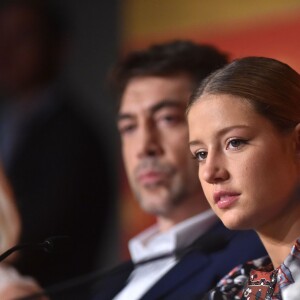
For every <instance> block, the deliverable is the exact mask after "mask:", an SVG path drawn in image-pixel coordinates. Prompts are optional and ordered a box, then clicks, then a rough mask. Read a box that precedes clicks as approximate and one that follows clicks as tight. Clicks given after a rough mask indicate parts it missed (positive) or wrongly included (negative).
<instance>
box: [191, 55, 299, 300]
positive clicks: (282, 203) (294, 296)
mask: <svg viewBox="0 0 300 300" xmlns="http://www.w3.org/2000/svg"><path fill="white" fill-rule="evenodd" d="M187 116H188V124H189V130H190V138H189V139H190V150H191V153H192V155H193V156H194V157H195V159H196V160H197V161H198V163H199V170H198V176H199V179H200V181H201V184H202V188H203V190H204V193H205V195H206V197H207V199H208V202H209V204H210V205H211V207H212V209H213V210H214V211H215V213H216V214H217V215H218V216H219V218H220V219H221V220H222V222H223V223H224V225H225V226H226V227H228V228H230V229H233V230H249V229H254V230H255V231H256V232H257V234H258V235H259V237H260V239H261V241H262V243H263V245H264V246H265V248H266V250H267V253H268V256H266V257H263V258H260V259H257V260H254V261H247V260H245V261H244V262H242V264H240V265H239V263H238V262H236V265H238V266H237V267H236V268H234V269H233V270H232V271H230V272H229V273H228V275H226V276H225V277H224V278H223V279H222V280H221V281H220V282H219V283H218V285H217V287H216V288H214V289H213V290H212V291H211V292H210V293H209V294H208V295H207V298H205V299H211V300H213V299H216V300H217V299H220V300H226V299H227V300H232V299H237V300H239V299H249V300H252V299H253V300H255V299H272V300H282V299H283V300H298V299H300V238H299V237H300V199H299V188H300V123H299V122H300V75H299V74H298V73H297V72H296V71H294V70H293V69H292V68H291V67H289V66H288V65H286V64H284V63H282V62H280V61H278V60H275V59H271V58H265V57H245V58H241V59H237V60H235V61H234V62H232V63H231V64H229V65H227V66H225V67H224V68H222V69H220V70H218V71H216V72H215V73H213V74H212V75H211V76H210V77H208V78H207V79H206V80H205V81H204V82H203V83H202V84H201V85H200V86H199V87H198V88H197V90H196V91H195V93H194V94H193V96H192V97H191V101H190V103H189V107H188V112H187ZM203 129H204V130H203ZM247 245H248V247H252V244H251V243H250V241H247ZM200 284H201V283H200Z"/></svg>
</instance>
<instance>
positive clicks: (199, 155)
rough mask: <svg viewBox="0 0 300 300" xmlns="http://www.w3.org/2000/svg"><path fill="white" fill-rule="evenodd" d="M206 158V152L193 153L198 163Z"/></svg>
mask: <svg viewBox="0 0 300 300" xmlns="http://www.w3.org/2000/svg"><path fill="white" fill-rule="evenodd" d="M206 157H207V152H206V151H198V152H196V153H195V158H196V159H197V160H198V161H203V160H205V159H206Z"/></svg>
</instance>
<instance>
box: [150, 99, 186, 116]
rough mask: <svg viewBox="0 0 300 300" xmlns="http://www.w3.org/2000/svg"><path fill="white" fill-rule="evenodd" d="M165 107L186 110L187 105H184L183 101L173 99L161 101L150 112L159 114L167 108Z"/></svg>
mask: <svg viewBox="0 0 300 300" xmlns="http://www.w3.org/2000/svg"><path fill="white" fill-rule="evenodd" d="M165 107H175V108H183V109H185V104H183V103H182V102H181V101H176V100H172V99H164V100H162V101H160V102H159V103H157V104H155V105H153V106H152V107H151V108H150V110H151V112H152V113H155V112H157V111H158V110H160V109H162V108H165Z"/></svg>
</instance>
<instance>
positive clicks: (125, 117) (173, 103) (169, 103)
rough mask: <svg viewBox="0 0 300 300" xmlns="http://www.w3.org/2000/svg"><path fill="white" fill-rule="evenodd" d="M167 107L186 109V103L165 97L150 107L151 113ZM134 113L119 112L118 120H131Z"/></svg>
mask: <svg viewBox="0 0 300 300" xmlns="http://www.w3.org/2000/svg"><path fill="white" fill-rule="evenodd" d="M165 107H175V108H183V109H185V104H182V103H181V101H176V100H172V99H164V100H162V101H160V102H158V103H156V104H154V105H153V106H151V107H150V111H151V113H155V112H157V111H159V110H160V109H163V108H165ZM132 118H133V115H132V114H131V113H126V112H125V113H119V114H118V116H117V122H120V121H122V120H129V119H132Z"/></svg>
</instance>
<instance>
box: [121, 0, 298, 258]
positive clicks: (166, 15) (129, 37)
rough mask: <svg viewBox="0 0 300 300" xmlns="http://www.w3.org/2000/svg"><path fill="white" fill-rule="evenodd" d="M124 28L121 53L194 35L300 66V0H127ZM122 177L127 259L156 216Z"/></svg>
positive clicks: (237, 52)
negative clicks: (141, 206) (131, 241)
mask: <svg viewBox="0 0 300 300" xmlns="http://www.w3.org/2000/svg"><path fill="white" fill-rule="evenodd" d="M120 31H121V51H122V52H123V53H127V52H128V51H131V50H136V49H140V48H145V47H147V46H149V45H151V44H153V43H159V42H164V41H168V40H173V39H192V40H194V41H196V42H201V43H209V44H213V45H215V46H217V47H218V48H219V49H221V50H223V51H225V52H227V53H228V54H229V57H230V58H231V59H233V58H237V57H243V56H250V55H255V56H267V57H272V58H276V59H279V60H281V61H283V62H285V63H287V64H289V65H290V66H292V67H293V68H294V69H296V70H297V71H298V72H299V71H300V54H299V52H298V51H299V49H300V38H299V35H300V1H299V0H285V1H282V0H262V1H257V0H242V1H239V0H226V1H223V0H209V1H206V0H188V1H184V0H123V1H122V7H121V23H120ZM122 172H123V174H124V171H123V170H122ZM122 177H123V179H122V180H121V181H122V183H121V192H120V195H121V204H120V205H121V229H122V232H121V237H122V257H123V258H127V257H128V252H127V242H128V239H129V238H131V237H132V236H134V235H135V234H137V233H138V232H140V231H141V230H143V229H144V228H145V227H147V226H149V225H150V224H152V223H153V222H154V219H153V218H152V217H150V216H148V215H146V214H144V213H143V212H141V210H140V209H139V207H138V205H137V204H136V202H135V200H134V197H133V195H132V194H131V193H130V189H129V187H128V184H127V181H126V179H125V175H123V176H122Z"/></svg>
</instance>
